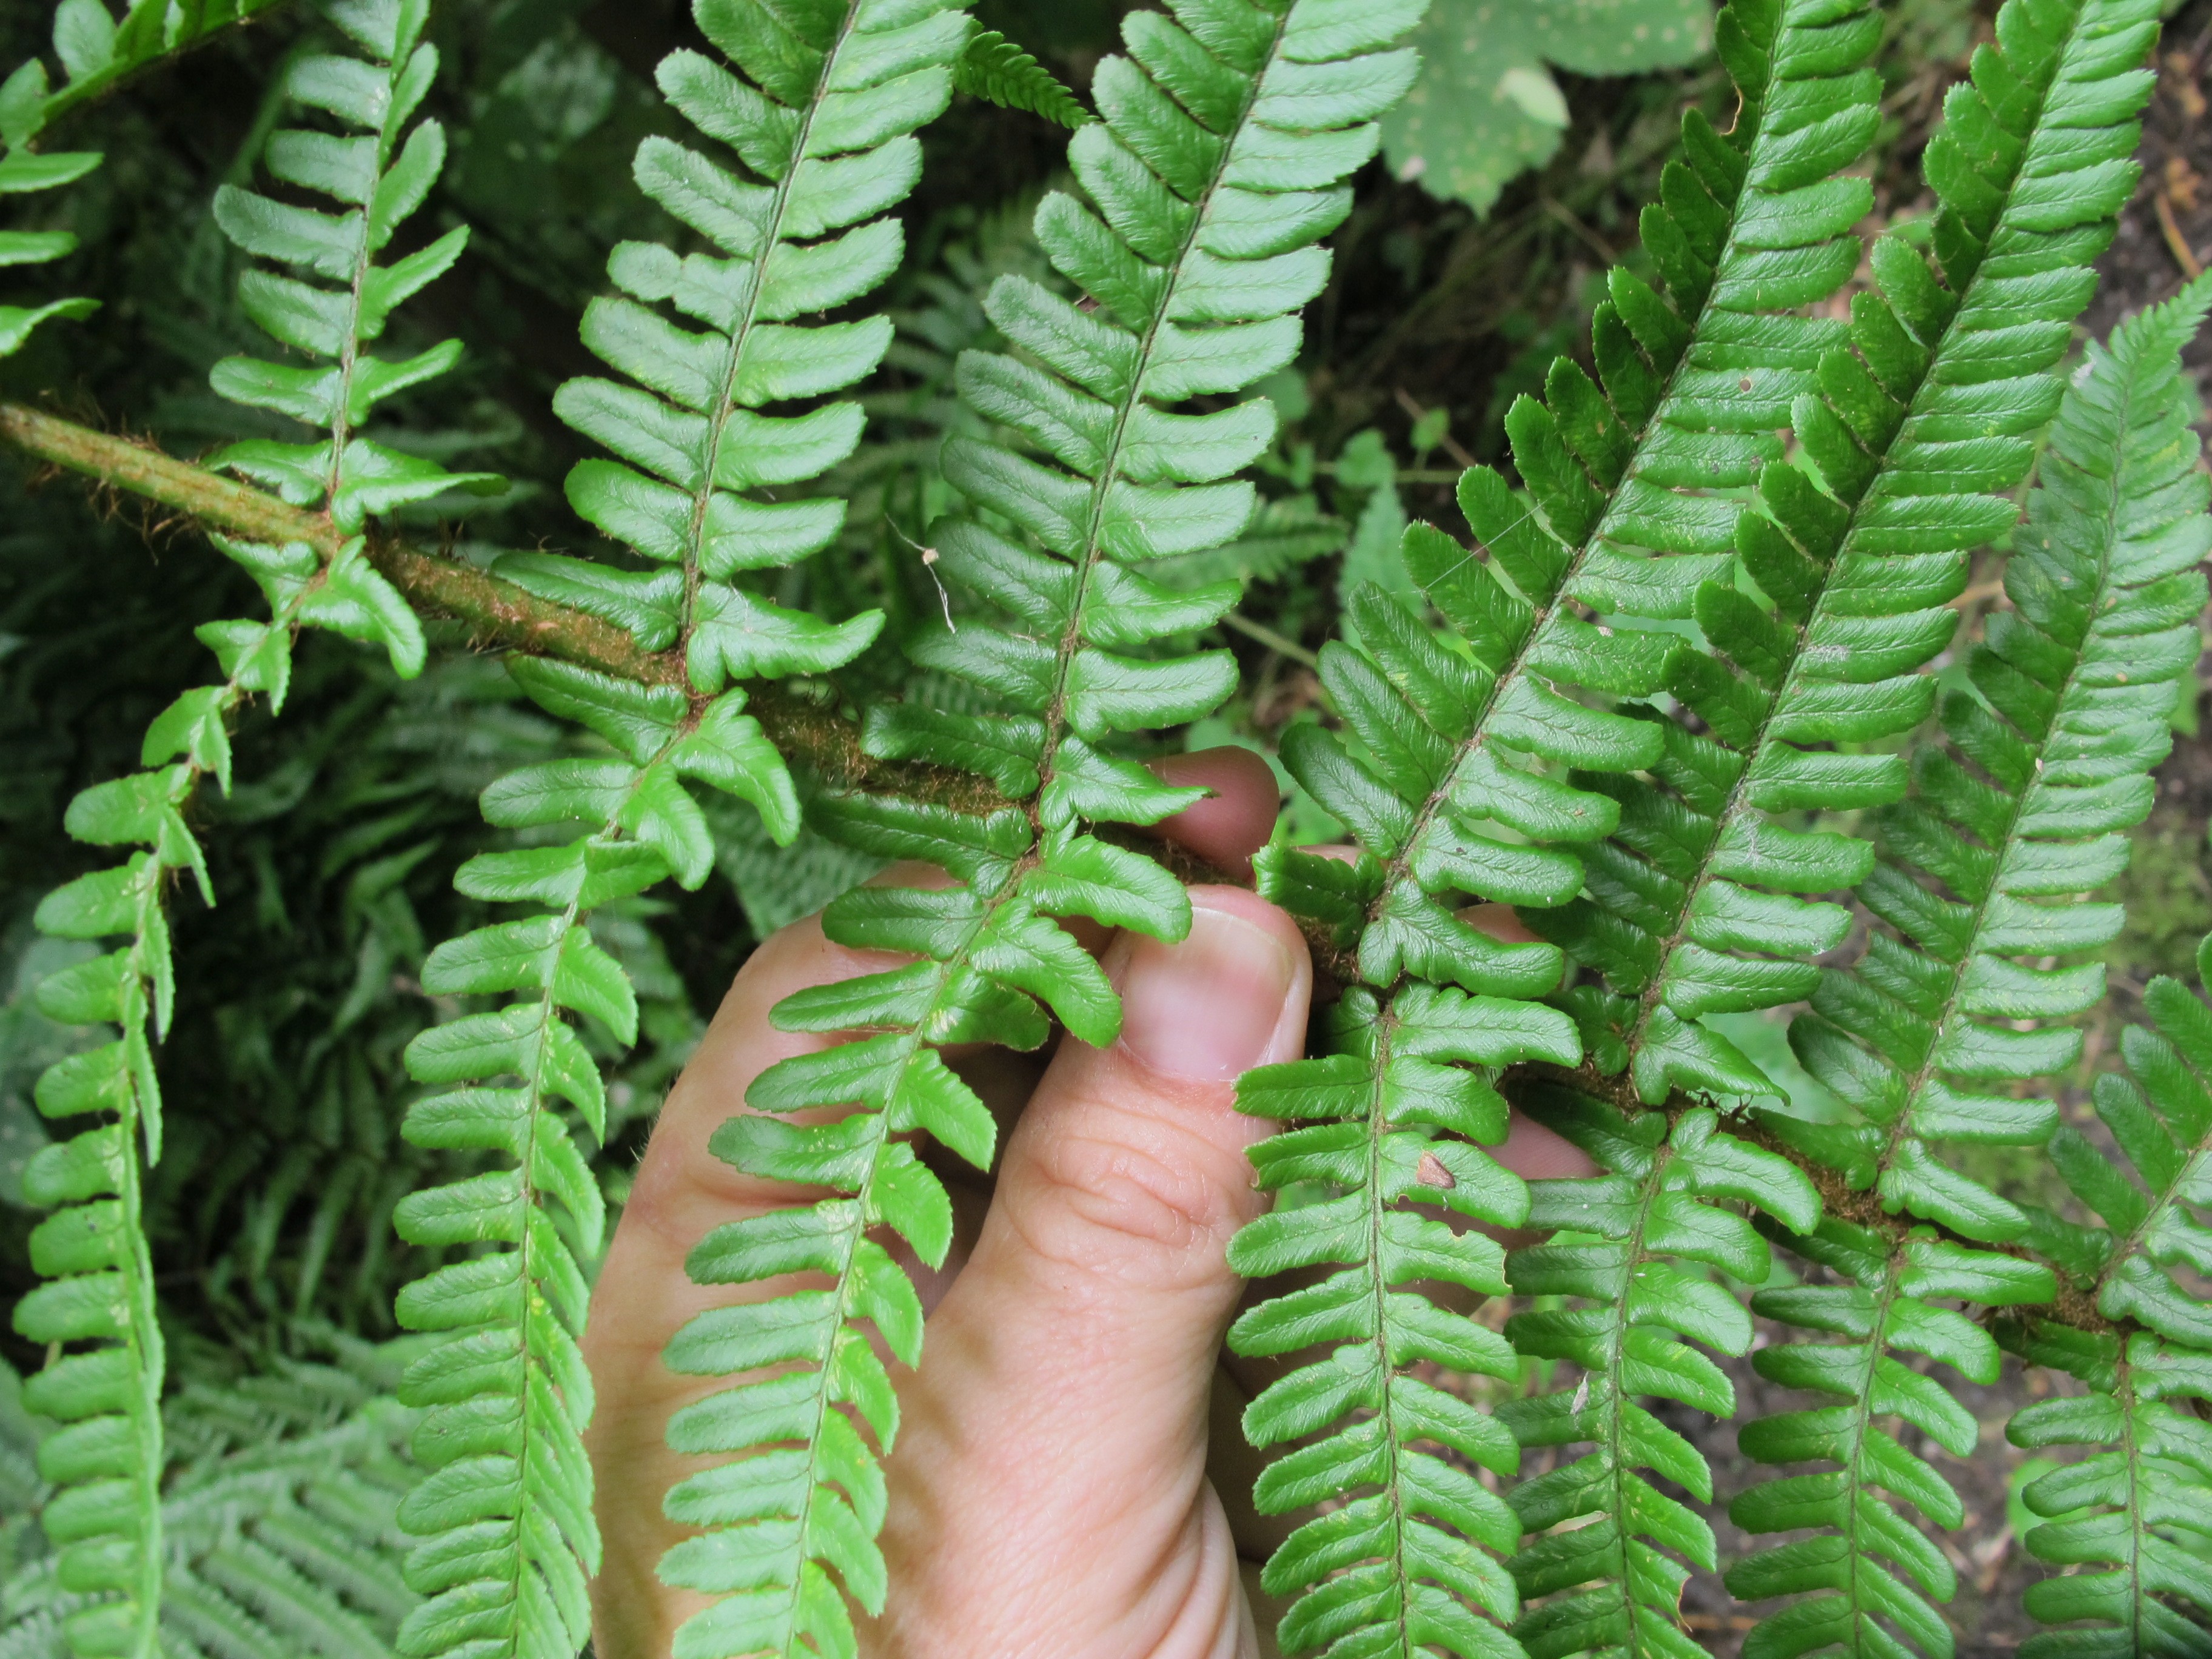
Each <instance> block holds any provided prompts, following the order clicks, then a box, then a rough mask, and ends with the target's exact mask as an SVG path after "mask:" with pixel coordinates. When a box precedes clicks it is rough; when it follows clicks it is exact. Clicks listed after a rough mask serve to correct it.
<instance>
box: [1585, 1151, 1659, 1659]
mask: <svg viewBox="0 0 2212 1659" xmlns="http://www.w3.org/2000/svg"><path fill="white" fill-rule="evenodd" d="M1673 1157H1674V1147H1673V1146H1672V1145H1670V1144H1669V1143H1668V1142H1665V1141H1662V1142H1661V1143H1660V1145H1659V1146H1656V1147H1655V1148H1654V1149H1653V1155H1652V1159H1651V1173H1650V1175H1648V1176H1645V1177H1644V1191H1643V1193H1642V1194H1640V1195H1639V1196H1638V1200H1637V1205H1636V1223H1635V1225H1634V1226H1633V1227H1632V1229H1631V1230H1630V1231H1629V1235H1628V1237H1627V1239H1626V1242H1625V1243H1624V1244H1623V1245H1622V1249H1621V1268H1620V1296H1619V1297H1618V1298H1617V1299H1616V1300H1615V1301H1614V1303H1613V1328H1612V1329H1611V1330H1609V1331H1607V1333H1606V1343H1605V1384H1606V1399H1605V1404H1604V1411H1605V1438H1604V1440H1603V1442H1602V1444H1603V1446H1604V1447H1605V1455H1606V1458H1607V1463H1608V1468H1607V1472H1606V1473H1607V1483H1608V1484H1609V1485H1610V1486H1612V1488H1613V1502H1612V1504H1611V1505H1610V1506H1609V1507H1608V1508H1607V1510H1606V1511H1605V1515H1606V1518H1608V1519H1610V1520H1611V1521H1612V1522H1613V1528H1614V1530H1615V1532H1616V1533H1617V1534H1619V1537H1618V1540H1617V1542H1618V1544H1619V1546H1620V1578H1619V1579H1618V1580H1617V1581H1615V1582H1616V1583H1618V1584H1619V1586H1620V1605H1621V1607H1622V1610H1623V1611H1624V1612H1625V1613H1626V1615H1627V1620H1628V1642H1627V1648H1626V1650H1627V1651H1628V1652H1629V1653H1630V1654H1632V1655H1638V1654H1641V1653H1642V1652H1643V1651H1644V1647H1643V1644H1642V1643H1641V1642H1639V1641H1638V1639H1637V1636H1638V1631H1637V1626H1638V1623H1639V1622H1640V1621H1641V1620H1642V1618H1643V1616H1644V1603H1643V1602H1642V1601H1639V1600H1638V1597H1637V1595H1636V1583H1635V1580H1636V1569H1635V1566H1634V1565H1633V1564H1632V1562H1631V1561H1630V1559H1629V1546H1630V1542H1631V1539H1630V1532H1629V1522H1628V1516H1629V1505H1630V1502H1631V1499H1630V1496H1629V1491H1628V1482H1629V1480H1630V1479H1631V1478H1632V1477H1631V1474H1630V1470H1629V1464H1628V1448H1627V1445H1626V1434H1625V1433H1624V1432H1623V1431H1622V1427H1621V1425H1622V1421H1623V1419H1624V1416H1625V1413H1624V1411H1623V1407H1625V1406H1626V1404H1627V1391H1626V1390H1627V1382H1626V1378H1625V1377H1624V1376H1622V1375H1621V1369H1622V1363H1621V1362H1622V1361H1623V1360H1624V1359H1625V1358H1626V1356H1627V1352H1628V1304H1629V1302H1630V1300H1631V1298H1632V1291H1633V1290H1634V1288H1635V1285H1636V1269H1637V1268H1638V1266H1640V1265H1641V1264H1642V1263H1643V1262H1644V1261H1648V1260H1650V1259H1651V1258H1650V1257H1648V1256H1647V1255H1645V1254H1644V1225H1645V1223H1646V1222H1648V1221H1649V1220H1650V1217H1651V1206H1652V1205H1653V1204H1654V1203H1655V1202H1656V1201H1657V1200H1658V1197H1659V1194H1660V1193H1661V1191H1662V1189H1663V1186H1664V1182H1665V1177H1666V1173H1667V1165H1668V1162H1669V1160H1671V1159H1672V1158H1673ZM1584 1375H1585V1376H1587V1375H1588V1373H1584Z"/></svg>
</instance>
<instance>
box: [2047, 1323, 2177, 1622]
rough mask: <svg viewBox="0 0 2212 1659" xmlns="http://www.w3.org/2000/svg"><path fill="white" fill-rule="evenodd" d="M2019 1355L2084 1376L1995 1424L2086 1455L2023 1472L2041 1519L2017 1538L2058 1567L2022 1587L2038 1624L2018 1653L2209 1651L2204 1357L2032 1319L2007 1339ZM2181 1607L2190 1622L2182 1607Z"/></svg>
mask: <svg viewBox="0 0 2212 1659" xmlns="http://www.w3.org/2000/svg"><path fill="white" fill-rule="evenodd" d="M2013 1342H2014V1346H2016V1347H2017V1348H2018V1349H2019V1350H2020V1352H2021V1353H2022V1354H2024V1355H2025V1356H2026V1357H2027V1358H2028V1359H2030V1360H2032V1361H2033V1362H2034V1363H2036V1364H2043V1365H2048V1366H2050V1367H2051V1368H2052V1369H2054V1370H2062V1371H2065V1372H2067V1373H2069V1375H2071V1376H2075V1377H2077V1378H2079V1379H2080V1380H2081V1382H2083V1383H2087V1384H2088V1386H2089V1388H2090V1389H2091V1392H2090V1393H2089V1394H2087V1395H2081V1396H2075V1397H2071V1398H2067V1397H2061V1398H2058V1399H2053V1400H2039V1401H2035V1402H2034V1403H2033V1404H2031V1405H2028V1406H2026V1407H2022V1408H2021V1410H2020V1411H2019V1412H2018V1413H2015V1415H2014V1417H2013V1419H2012V1421H2011V1422H2010V1423H2009V1424H2008V1425H2007V1426H2006V1429H2005V1434H2006V1437H2008V1439H2009V1440H2011V1442H2012V1443H2013V1444H2015V1446H2021V1447H2024V1448H2028V1449H2038V1450H2039V1449H2045V1448H2048V1447H2052V1446H2083V1447H2087V1448H2090V1449H2091V1450H2090V1455H2088V1456H2087V1457H2084V1458H2082V1459H2081V1460H2080V1461H2079V1462H2071V1463H2068V1464H2066V1465H2065V1466H2064V1467H2063V1468H2057V1469H2053V1470H2052V1471H2051V1473H2050V1474H2045V1475H2043V1476H2040V1477H2039V1478H2038V1479H2036V1480H2032V1481H2030V1482H2029V1483H2028V1484H2027V1486H2026V1487H2025V1488H2024V1489H2023V1490H2022V1491H2021V1499H2022V1501H2023V1502H2024V1503H2025V1504H2027V1508H2028V1509H2029V1510H2030V1511H2031V1512H2032V1513H2033V1514H2035V1515H2038V1516H2042V1517H2044V1523H2043V1524H2042V1525H2041V1526H2039V1527H2034V1528H2030V1529H2029V1531H2028V1533H2027V1536H2026V1537H2025V1538H2024V1539H2023V1540H2022V1543H2023V1544H2024V1545H2025V1546H2026V1547H2027V1553H2029V1554H2030V1555H2032V1556H2033V1557H2034V1558H2035V1559H2037V1560H2039V1561H2042V1562H2045V1563H2047V1564H2048V1565H2051V1566H2054V1567H2058V1568H2061V1569H2064V1568H2087V1569H2095V1568H2100V1567H2101V1568H2105V1569H2106V1571H2072V1572H2065V1573H2063V1576H2059V1577H2051V1578H2046V1579H2045V1580H2044V1581H2043V1582H2042V1583H2037V1584H2031V1585H2029V1586H2028V1589H2027V1595H2026V1597H2025V1598H2024V1601H2025V1604H2026V1606H2027V1611H2028V1612H2029V1613H2030V1614H2032V1615H2033V1617H2034V1618H2036V1619H2037V1620H2040V1621H2041V1622H2042V1623H2044V1624H2046V1625H2063V1626H2067V1628H2065V1629H2063V1630H2054V1631H2045V1632H2042V1633H2040V1634H2039V1635H2035V1636H2032V1637H2030V1638H2028V1639H2027V1641H2026V1642H2023V1643H2022V1644H2021V1648H2020V1653H2021V1659H2205V1656H2207V1655H2212V1628H2207V1625H2208V1623H2212V1566H2208V1565H2207V1557H2208V1553H2212V1428H2208V1427H2207V1425H2206V1424H2205V1422H2204V1419H2203V1417H2202V1416H2201V1415H2200V1413H2202V1411H2203V1406H2202V1405H2201V1404H2198V1403H2197V1402H2200V1401H2206V1400H2212V1361H2208V1360H2207V1359H2206V1358H2205V1357H2204V1356H2203V1354H2201V1353H2197V1352H2191V1351H2190V1350H2188V1349H2185V1348H2183V1347H2180V1346H2175V1345H2169V1344H2166V1343H2164V1342H2161V1341H2160V1340H2159V1339H2158V1338H2156V1337H2155V1336H2153V1335H2151V1334H2149V1333H2148V1332H2137V1333H2136V1334H2134V1335H2133V1336H2129V1337H2122V1336H2118V1335H2114V1334H2093V1333H2089V1332H2085V1331H2080V1330H2075V1329H2072V1328H2068V1327H2066V1326H2063V1325H2057V1324H2052V1323H2050V1322H2036V1323H2034V1324H2033V1325H2031V1326H2030V1327H2028V1328H2027V1329H2026V1330H2025V1331H2023V1332H2020V1333H2016V1334H2014V1337H2013ZM2192 1605H2193V1606H2194V1607H2196V1609H2197V1613H2198V1614H2199V1616H2200V1617H2199V1619H2197V1620H2192V1619H2191V1617H2190V1616H2189V1614H2188V1613H2187V1611H2186V1610H2185V1609H2186V1608H2187V1607H2190V1606H2192Z"/></svg>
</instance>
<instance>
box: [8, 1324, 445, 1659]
mask: <svg viewBox="0 0 2212 1659" xmlns="http://www.w3.org/2000/svg"><path fill="white" fill-rule="evenodd" d="M370 1358H371V1359H372V1363H371V1364H370V1365H369V1366H368V1367H367V1369H368V1370H372V1371H380V1370H386V1369H388V1367H387V1366H386V1364H382V1363H376V1362H380V1361H381V1359H382V1358H383V1356H382V1355H380V1354H376V1353H374V1351H373V1352H372V1355H371V1356H370ZM10 1381H12V1374H10V1373H9V1372H7V1371H6V1370H5V1369H4V1367H0V1387H4V1386H5V1385H6V1384H7V1383H9V1382H10ZM165 1418H166V1423H167V1430H168V1434H169V1438H170V1440H171V1442H172V1443H173V1445H174V1446H175V1447H176V1448H177V1450H178V1453H179V1467H178V1468H177V1469H176V1471H175V1473H174V1474H173V1476H172V1478H171V1479H170V1480H169V1482H168V1483H167V1487H166V1489H165V1491H164V1492H163V1493H162V1509H161V1514H162V1522H163V1527H162V1534H161V1553H162V1556H163V1558H164V1559H163V1564H162V1565H163V1580H164V1582H163V1586H162V1603H161V1618H160V1627H159V1641H160V1647H159V1649H158V1651H160V1652H161V1653H163V1654H165V1655H167V1654H175V1655H197V1654H210V1655H214V1654H240V1655H256V1656H259V1655H269V1656H276V1655H299V1656H313V1659H388V1656H389V1655H390V1654H391V1652H392V1638H393V1635H394V1633H395V1632H397V1630H398V1627H399V1625H400V1622H401V1620H403V1619H404V1617H405V1615H406V1613H407V1612H408V1610H409V1609H410V1607H412V1606H413V1605H414V1602H415V1600H416V1598H415V1596H414V1595H413V1594H412V1593H411V1592H410V1591H409V1589H407V1587H406V1585H405V1583H404V1582H403V1580H402V1577H401V1572H400V1565H401V1561H402V1559H403V1557H404V1549H403V1538H402V1534H400V1533H399V1531H398V1528H397V1527H396V1526H395V1525H394V1523H393V1519H392V1517H393V1515H394V1512H395V1511H396V1510H397V1509H398V1505H399V1503H400V1500H401V1498H403V1497H404V1495H405V1493H406V1491H407V1489H408V1487H409V1486H410V1484H411V1482H412V1481H413V1480H414V1479H415V1477H416V1470H415V1468H414V1467H413V1465H412V1464H411V1463H410V1462H409V1460H408V1457H407V1442H408V1438H409V1436H410V1434H411V1432H412V1431H413V1430H414V1427H415V1424H416V1413H412V1412H410V1411H408V1410H407V1409H405V1408H404V1407H402V1406H400V1405H399V1404H398V1401H395V1400H393V1399H392V1397H391V1396H390V1395H388V1394H385V1393H382V1392H381V1391H380V1389H377V1388H375V1387H374V1386H364V1379H363V1377H362V1376H359V1375H357V1374H356V1367H354V1366H351V1365H347V1366H343V1367H331V1366H320V1365H302V1364H284V1365H283V1366H282V1368H281V1369H280V1370H278V1371H276V1372H275V1373H273V1374H270V1375H263V1376H247V1377H242V1378H238V1379H235V1380H232V1381H228V1382H225V1383H219V1384H218V1383H193V1384H191V1385H189V1386H187V1387H186V1388H185V1389H183V1390H182V1391H180V1392H179V1395H177V1397H176V1398H174V1399H173V1400H172V1401H170V1402H169V1405H168V1407H167V1411H166V1413H165ZM7 1426H8V1425H5V1424H0V1434H4V1433H5V1431H6V1428H7ZM68 1432H69V1430H68V1429H67V1428H65V1427H64V1428H52V1427H49V1428H48V1429H47V1430H46V1432H45V1434H44V1435H43V1436H42V1437H38V1438H37V1441H36V1449H37V1453H38V1455H40V1457H41V1458H42V1459H44V1458H46V1457H47V1456H48V1455H49V1454H48V1453H47V1451H46V1448H47V1447H49V1446H52V1444H53V1443H55V1442H56V1441H57V1440H58V1439H60V1438H61V1437H62V1436H64V1435H65V1434H67V1433H68ZM54 1513H55V1511H54V1507H53V1504H52V1499H51V1498H48V1499H47V1500H46V1502H45V1503H44V1504H40V1506H39V1507H38V1508H37V1509H36V1510H35V1511H34V1513H33V1514H32V1515H30V1516H27V1517H25V1518H26V1520H27V1522H28V1524H29V1525H31V1526H32V1527H33V1528H34V1529H36V1530H34V1532H33V1544H34V1546H35V1544H36V1543H39V1542H47V1543H52V1542H58V1539H57V1538H56V1537H55V1535H54V1534H53V1530H52V1521H53V1518H54ZM91 1601H92V1598H91V1597H89V1596H88V1595H86V1594H85V1593H84V1592H83V1591H82V1589H79V1588H77V1587H76V1586H74V1585H72V1584H71V1583H70V1577H69V1573H68V1569H67V1564H66V1556H65V1555H57V1554H55V1553H40V1552H36V1551H35V1549H34V1553H33V1554H31V1555H30V1556H29V1557H28V1559H27V1560H26V1561H25V1563H24V1565H21V1567H20V1568H18V1569H17V1570H16V1571H15V1572H14V1573H13V1575H12V1576H11V1577H9V1578H7V1580H6V1581H5V1583H4V1587H0V1655H5V1656H7V1659H65V1656H66V1655H67V1654H68V1652H69V1649H68V1647H67V1646H66V1644H65V1643H64V1638H63V1636H62V1632H63V1631H64V1629H66V1628H67V1627H68V1626H70V1624H71V1623H73V1622H74V1620H76V1617H77V1616H78V1615H79V1614H80V1613H82V1611H84V1610H85V1608H86V1607H88V1605H89V1604H90V1603H91Z"/></svg>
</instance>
